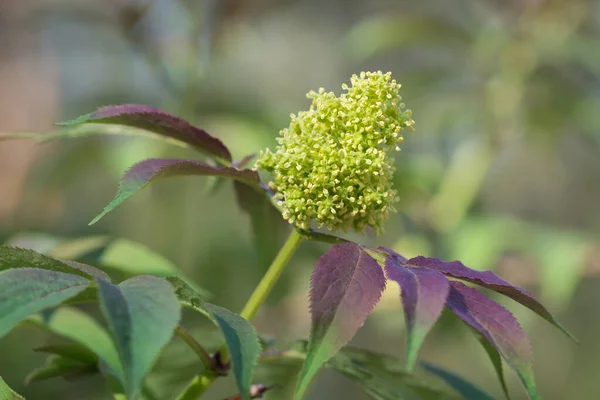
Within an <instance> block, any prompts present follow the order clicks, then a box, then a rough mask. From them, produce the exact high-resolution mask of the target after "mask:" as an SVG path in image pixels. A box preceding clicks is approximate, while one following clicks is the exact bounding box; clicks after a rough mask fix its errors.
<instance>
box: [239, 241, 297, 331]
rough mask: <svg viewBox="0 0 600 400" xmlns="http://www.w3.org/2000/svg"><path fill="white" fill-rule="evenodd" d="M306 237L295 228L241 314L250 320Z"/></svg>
mask: <svg viewBox="0 0 600 400" xmlns="http://www.w3.org/2000/svg"><path fill="white" fill-rule="evenodd" d="M302 239H304V237H303V236H302V235H301V234H300V233H299V232H298V231H297V230H296V229H293V230H292V233H291V234H290V236H289V237H288V239H287V241H286V242H285V244H284V245H283V247H282V248H281V250H279V253H278V254H277V257H275V260H273V263H272V264H271V266H270V267H269V269H268V270H267V273H266V274H265V275H264V276H263V278H262V279H261V281H260V282H259V283H258V286H256V288H255V289H254V292H253V293H252V295H251V296H250V298H249V299H248V301H247V302H246V305H245V306H244V309H243V310H242V312H241V313H240V315H241V316H242V317H244V318H246V319H247V320H248V321H250V320H251V319H252V318H254V316H255V315H256V313H257V312H258V309H259V308H260V306H261V305H262V304H263V303H264V302H265V300H266V299H267V297H268V296H269V293H271V290H272V289H273V287H274V286H275V283H277V280H278V279H279V277H280V276H281V273H282V272H283V270H284V269H285V266H286V265H287V264H288V262H289V261H290V259H291V258H292V256H293V255H294V252H295V251H296V249H297V248H298V246H299V245H300V243H301V242H302Z"/></svg>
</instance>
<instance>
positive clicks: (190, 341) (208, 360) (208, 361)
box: [175, 325, 216, 371]
mask: <svg viewBox="0 0 600 400" xmlns="http://www.w3.org/2000/svg"><path fill="white" fill-rule="evenodd" d="M175 334H177V336H179V337H180V338H181V339H182V340H183V341H184V342H185V343H186V344H187V345H188V346H190V348H191V349H192V350H194V352H195V353H196V354H197V355H198V358H199V359H200V361H202V365H204V369H205V370H207V371H215V370H216V366H215V362H214V360H213V359H212V357H211V356H210V354H209V353H208V352H207V351H206V350H205V349H204V347H202V345H201V344H200V343H198V341H196V339H194V337H193V336H192V335H190V333H189V332H188V331H186V330H185V329H184V328H183V326H181V325H177V328H175Z"/></svg>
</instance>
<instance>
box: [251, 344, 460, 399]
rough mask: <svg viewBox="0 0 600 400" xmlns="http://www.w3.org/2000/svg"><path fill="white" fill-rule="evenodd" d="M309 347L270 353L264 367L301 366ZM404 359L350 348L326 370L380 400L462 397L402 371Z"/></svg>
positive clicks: (266, 357)
mask: <svg viewBox="0 0 600 400" xmlns="http://www.w3.org/2000/svg"><path fill="white" fill-rule="evenodd" d="M306 350H307V343H306V342H300V343H297V344H296V345H295V346H293V349H292V350H288V351H283V352H266V353H265V354H263V356H262V357H261V359H260V364H261V365H276V366H277V367H278V368H281V366H292V365H300V364H302V363H303V361H304V359H305V357H306ZM402 365H403V362H402V360H400V359H397V358H394V357H391V356H389V355H386V354H380V353H376V352H372V351H369V350H365V349H360V348H356V347H350V346H346V347H344V348H342V349H341V350H340V351H339V352H338V353H337V354H336V355H335V356H333V357H332V358H331V359H330V360H329V361H328V362H327V363H326V364H325V367H327V368H329V369H333V370H334V371H336V372H338V373H339V374H341V375H343V376H345V377H346V378H348V379H350V380H353V381H355V382H357V383H358V384H359V385H361V387H362V388H363V389H364V391H365V392H366V393H367V394H368V395H369V396H370V397H371V398H372V399H376V400H398V399H403V400H404V399H406V400H459V399H460V397H459V396H457V395H455V394H454V393H449V392H447V391H446V390H444V389H443V388H441V387H440V386H439V385H438V384H436V382H430V381H428V380H424V379H421V378H418V377H416V376H415V375H413V374H410V373H409V372H407V371H405V370H404V369H403V368H402Z"/></svg>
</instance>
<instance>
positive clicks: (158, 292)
mask: <svg viewBox="0 0 600 400" xmlns="http://www.w3.org/2000/svg"><path fill="white" fill-rule="evenodd" d="M96 282H97V284H98V293H99V295H100V305H101V309H102V312H103V313H104V316H105V317H106V319H107V320H108V324H109V326H110V329H111V331H112V334H113V337H114V339H115V342H116V345H117V349H118V351H119V358H120V360H121V365H122V366H123V371H124V376H125V382H124V386H125V391H126V393H127V397H128V398H130V399H134V398H136V397H137V396H138V395H139V393H140V391H141V387H142V380H143V378H144V376H145V375H146V374H147V373H148V372H149V371H150V369H151V368H152V365H153V364H154V361H155V359H156V357H157V356H158V354H159V353H160V351H161V350H162V348H163V347H164V346H165V345H166V344H167V342H168V341H169V339H170V338H171V336H172V334H173V331H174V329H175V327H176V326H177V324H178V323H179V318H180V306H179V303H178V302H177V298H176V297H175V293H174V290H173V287H172V286H171V285H169V283H168V282H166V281H165V280H164V279H161V278H157V277H154V276H149V275H142V276H137V277H134V278H131V279H128V280H126V281H125V282H122V283H121V284H119V285H113V284H111V283H109V282H106V281H104V280H102V279H97V281H96Z"/></svg>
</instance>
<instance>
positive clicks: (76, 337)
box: [27, 307, 123, 380]
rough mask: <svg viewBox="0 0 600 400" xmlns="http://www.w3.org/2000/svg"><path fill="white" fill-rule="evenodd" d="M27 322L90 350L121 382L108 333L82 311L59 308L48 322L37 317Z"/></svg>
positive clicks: (119, 368) (121, 376)
mask: <svg viewBox="0 0 600 400" xmlns="http://www.w3.org/2000/svg"><path fill="white" fill-rule="evenodd" d="M27 322H29V323H33V324H35V325H36V326H39V327H40V328H42V329H46V330H48V331H50V332H52V333H54V334H56V335H59V336H62V337H64V338H67V339H70V340H72V341H74V342H75V343H78V344H80V345H82V346H84V347H85V348H87V349H89V350H91V351H92V352H93V353H94V354H96V355H97V356H98V358H99V359H100V360H102V361H103V362H105V363H106V364H107V366H108V367H109V368H110V369H111V370H112V371H113V373H114V374H115V375H116V376H118V377H119V379H121V380H123V370H122V367H121V364H120V362H119V354H118V352H117V349H116V348H115V344H114V342H113V341H112V339H111V337H110V335H109V333H108V332H107V331H106V330H105V329H104V327H102V326H101V325H100V324H99V323H98V322H97V321H96V320H95V319H94V318H92V317H91V316H89V315H87V314H86V313H84V312H83V311H80V310H78V309H76V308H72V307H60V308H59V309H58V310H56V311H55V312H54V313H53V314H52V316H51V318H50V319H49V320H48V321H43V320H42V318H40V317H39V316H34V317H31V318H29V319H28V320H27ZM63 355H65V354H63Z"/></svg>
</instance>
